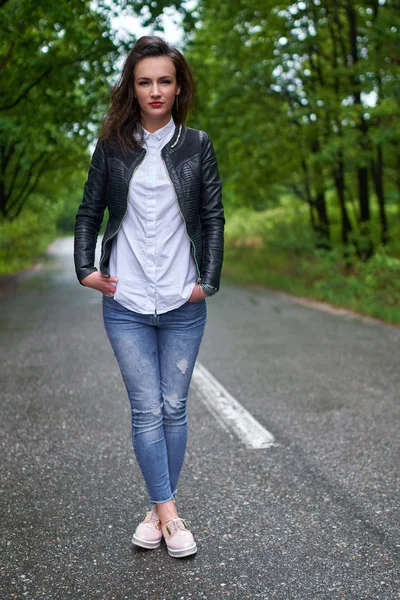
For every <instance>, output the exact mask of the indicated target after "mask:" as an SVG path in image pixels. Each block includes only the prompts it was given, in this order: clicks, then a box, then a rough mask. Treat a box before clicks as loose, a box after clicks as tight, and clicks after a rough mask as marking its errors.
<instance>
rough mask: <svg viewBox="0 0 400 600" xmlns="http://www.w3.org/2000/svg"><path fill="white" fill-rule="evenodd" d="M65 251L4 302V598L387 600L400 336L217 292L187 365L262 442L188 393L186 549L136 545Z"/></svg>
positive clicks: (124, 473)
mask: <svg viewBox="0 0 400 600" xmlns="http://www.w3.org/2000/svg"><path fill="white" fill-rule="evenodd" d="M70 252H71V241H70V240H64V241H60V242H59V243H57V244H56V245H55V246H54V247H53V249H52V252H51V255H50V256H49V257H48V259H47V260H46V261H44V263H43V265H42V267H41V268H40V269H38V270H36V271H34V272H33V273H31V274H30V275H28V276H25V277H24V278H22V279H21V280H20V282H19V283H18V284H17V285H16V286H15V287H10V288H9V289H8V290H7V291H6V292H3V293H2V294H1V295H0V309H1V310H0V335H1V386H0V395H1V407H2V410H1V425H2V433H1V455H2V465H1V469H2V473H1V475H2V495H1V507H2V520H1V525H2V527H1V530H2V557H1V567H0V576H1V581H0V598H1V599H2V600H6V599H7V600H8V599H14V600H15V599H25V600H33V599H36V598H40V599H49V600H50V599H51V600H53V599H54V600H64V599H70V598H72V599H73V600H95V599H96V600H113V599H117V600H123V599H128V600H200V599H207V600H224V599H225V598H232V599H236V600H245V599H250V600H253V599H257V598H260V599H263V600H274V599H279V600H281V599H284V600H314V599H320V598H321V599H346V600H361V599H368V600H371V599H373V600H375V599H376V600H389V599H390V600H392V599H397V598H400V569H399V554H400V538H399V512H400V510H399V509H400V501H399V477H398V475H399V467H400V460H399V457H400V452H399V450H400V436H399V424H400V415H399V405H400V402H399V400H400V391H399V390H400V371H399V356H400V351H399V347H400V346H399V344H400V329H395V328H392V327H389V326H385V325H382V324H379V323H375V322H369V321H363V320H361V319H359V318H354V317H351V316H345V315H336V314H329V313H327V312H321V311H318V310H315V309H314V308H310V307H306V306H301V305H299V304H297V303H295V302H293V301H291V300H290V299H288V298H285V297H282V296H279V295H278V294H274V293H271V292H267V291H265V290H261V289H257V288H249V287H246V288H244V287H239V286H233V285H228V284H225V285H224V286H223V288H222V290H221V291H220V293H219V294H218V295H217V296H216V297H215V298H211V299H210V300H208V325H207V330H206V335H205V339H204V341H203V345H202V349H201V353H200V358H199V360H200V362H201V364H203V365H204V366H205V367H206V368H207V369H208V370H209V371H210V372H211V373H212V374H213V375H214V376H215V377H216V378H217V379H218V380H219V381H220V382H221V383H222V385H224V386H225V388H226V389H227V390H228V391H229V392H230V393H231V394H232V395H233V396H234V397H235V398H236V399H237V400H238V401H239V402H241V404H242V405H243V406H244V407H245V408H247V410H248V411H250V412H251V414H252V415H253V416H254V417H255V418H256V419H257V420H258V421H259V422H260V423H261V424H262V425H263V426H264V427H266V428H267V429H268V430H269V431H270V432H271V433H272V434H273V435H274V437H275V439H276V445H275V446H274V447H272V448H266V449H259V450H249V449H246V448H245V447H244V446H243V444H242V443H241V442H240V441H239V440H238V439H237V438H236V437H235V435H234V434H229V433H228V432H227V431H226V430H225V429H223V428H222V427H221V425H220V423H219V422H218V421H217V420H216V419H215V417H214V416H213V415H212V414H211V413H210V412H209V411H208V410H207V408H206V407H205V405H204V404H203V402H202V400H201V397H200V395H199V394H198V393H196V388H195V386H192V390H191V395H190V400H189V402H190V405H189V420H190V439H189V448H188V454H187V457H186V462H185V466H184V471H183V474H182V478H181V484H180V494H179V505H180V508H181V511H180V512H181V513H182V515H183V516H185V517H186V518H187V519H188V521H189V522H190V525H191V528H192V530H193V532H194V534H195V536H196V539H197V542H198V548H199V551H198V554H197V555H196V556H195V557H193V558H191V559H186V560H180V561H179V560H176V559H172V558H170V557H169V556H168V555H167V552H166V549H165V546H164V545H162V546H161V547H160V548H159V549H158V550H155V551H144V550H143V551H142V550H137V549H132V547H131V545H130V538H131V535H132V532H133V530H134V528H135V527H136V524H137V522H138V520H139V519H140V518H141V517H142V515H143V512H144V510H145V509H146V508H147V502H146V493H145V490H144V485H143V483H142V480H141V477H140V475H139V471H138V467H137V466H136V463H135V460H134V458H133V453H132V450H131V447H130V443H131V442H130V424H129V408H128V401H127V399H126V395H125V391H124V388H123V385H122V381H121V377H120V374H119V371H118V369H117V366H116V363H115V360H114V357H113V355H112V351H111V348H110V347H109V344H108V341H107V339H106V336H105V333H104V331H103V327H102V321H101V312H100V309H101V306H100V296H99V295H98V294H97V293H96V292H94V291H92V290H87V289H84V288H82V287H81V286H79V285H78V284H77V282H76V280H75V276H74V273H73V268H72V262H71V255H70Z"/></svg>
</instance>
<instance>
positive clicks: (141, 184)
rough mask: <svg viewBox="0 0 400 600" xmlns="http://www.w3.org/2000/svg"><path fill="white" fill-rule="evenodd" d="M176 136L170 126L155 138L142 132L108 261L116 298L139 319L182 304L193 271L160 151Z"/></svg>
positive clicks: (192, 281) (193, 278) (192, 280)
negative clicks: (115, 280) (143, 153)
mask: <svg viewBox="0 0 400 600" xmlns="http://www.w3.org/2000/svg"><path fill="white" fill-rule="evenodd" d="M174 131H175V123H174V121H173V120H172V119H171V120H170V122H169V123H168V124H167V125H165V127H162V128H161V129H158V130H157V131H155V132H154V133H149V132H148V131H146V130H144V148H145V150H146V156H145V158H144V159H143V161H142V162H141V163H140V165H139V166H138V167H137V168H136V170H135V172H134V173H133V175H132V178H131V181H130V184H129V193H128V210H127V213H126V215H125V218H124V220H123V221H122V225H121V228H120V230H119V232H118V234H117V235H116V237H115V239H114V241H113V245H112V249H111V256H110V273H111V275H115V276H116V277H117V278H118V283H117V285H116V291H115V295H114V299H115V300H116V301H117V302H119V303H120V304H122V306H125V308H128V309H129V310H133V311H135V312H138V313H141V314H155V313H157V314H162V313H165V312H168V311H170V310H173V309H174V308H178V307H179V306H181V305H182V304H184V303H185V302H186V301H187V300H188V298H189V296H190V294H191V293H192V290H193V288H194V285H195V283H196V279H197V270H196V265H195V263H194V260H193V257H192V254H191V249H190V240H189V238H188V235H187V233H186V229H185V223H184V220H183V217H182V215H181V212H180V209H179V204H178V199H177V197H176V193H175V189H174V187H173V185H172V182H171V180H170V178H169V175H168V172H167V168H166V166H165V164H164V161H163V159H162V157H161V149H162V148H163V147H164V146H165V144H167V143H168V142H169V141H170V140H171V138H172V136H173V134H174Z"/></svg>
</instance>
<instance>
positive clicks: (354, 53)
mask: <svg viewBox="0 0 400 600" xmlns="http://www.w3.org/2000/svg"><path fill="white" fill-rule="evenodd" d="M347 18H348V22H349V36H350V37H349V40H350V48H351V62H352V68H353V69H356V66H357V63H358V47H357V16H356V12H355V9H354V6H353V3H352V0H347ZM351 82H352V86H353V90H354V91H353V98H354V104H355V106H358V107H360V112H361V116H360V121H359V125H358V129H359V131H360V133H361V140H360V147H361V151H362V154H366V152H367V150H368V124H367V122H366V120H365V118H364V116H363V114H362V108H363V107H362V102H361V89H360V80H359V77H358V76H357V75H355V74H353V75H352V76H351ZM357 180H358V198H359V206H360V233H361V236H362V238H363V239H362V244H361V246H360V250H361V259H362V260H368V258H370V257H371V256H372V254H373V251H374V247H373V243H372V240H371V237H370V231H369V225H370V219H371V214H370V205H369V189H368V167H367V166H360V167H358V168H357Z"/></svg>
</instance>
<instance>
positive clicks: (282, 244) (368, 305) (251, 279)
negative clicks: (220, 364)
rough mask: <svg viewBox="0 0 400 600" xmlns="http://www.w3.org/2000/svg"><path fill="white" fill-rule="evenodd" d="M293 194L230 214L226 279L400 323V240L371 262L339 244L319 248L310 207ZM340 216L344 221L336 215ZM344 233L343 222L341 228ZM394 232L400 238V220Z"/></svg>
mask: <svg viewBox="0 0 400 600" xmlns="http://www.w3.org/2000/svg"><path fill="white" fill-rule="evenodd" d="M294 206H296V205H295V204H294V203H293V199H291V198H283V200H282V206H280V207H277V208H274V209H266V210H264V211H255V210H252V209H248V208H243V209H239V210H236V211H234V212H233V213H232V214H230V213H229V211H228V215H227V217H228V218H227V227H226V245H225V263H224V277H225V279H227V280H229V279H230V280H232V281H235V282H242V283H255V284H259V285H263V286H266V287H267V288H270V289H273V290H279V291H285V292H288V293H290V294H294V295H297V296H303V297H307V298H311V299H315V300H319V301H323V302H328V303H329V304H332V305H334V306H337V307H344V308H347V309H350V310H353V311H356V312H359V313H362V314H364V315H368V316H371V317H375V318H378V319H382V320H384V321H386V322H388V323H392V324H396V325H400V243H399V242H397V243H395V242H393V243H390V244H388V245H379V241H378V240H379V231H376V232H375V236H374V237H375V238H376V239H377V247H376V251H375V253H374V255H373V257H371V259H370V260H368V261H360V260H358V257H357V255H356V252H355V251H353V254H351V253H349V252H348V250H347V251H346V252H344V248H343V247H342V246H341V245H340V243H338V244H337V246H335V249H333V250H329V251H327V250H323V249H316V248H315V239H314V236H313V232H312V231H311V229H310V227H309V223H308V215H307V213H306V211H305V210H304V208H303V209H301V208H300V207H297V209H294V208H293V207H294ZM336 220H337V221H338V220H339V215H337V218H336ZM336 230H337V232H338V231H339V225H338V224H337V227H336ZM393 236H394V237H395V238H396V239H397V240H400V220H397V225H396V227H394V231H393Z"/></svg>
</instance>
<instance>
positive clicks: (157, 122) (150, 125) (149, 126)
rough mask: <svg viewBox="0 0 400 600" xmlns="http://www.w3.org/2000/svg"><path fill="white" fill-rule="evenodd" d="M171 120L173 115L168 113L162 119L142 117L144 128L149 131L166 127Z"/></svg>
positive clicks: (152, 131)
mask: <svg viewBox="0 0 400 600" xmlns="http://www.w3.org/2000/svg"><path fill="white" fill-rule="evenodd" d="M170 120H171V115H167V116H166V117H164V118H162V119H146V118H145V119H141V125H142V127H143V129H146V131H148V132H149V133H154V132H155V131H157V130H158V129H161V128H162V127H165V125H168V123H169V122H170Z"/></svg>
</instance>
